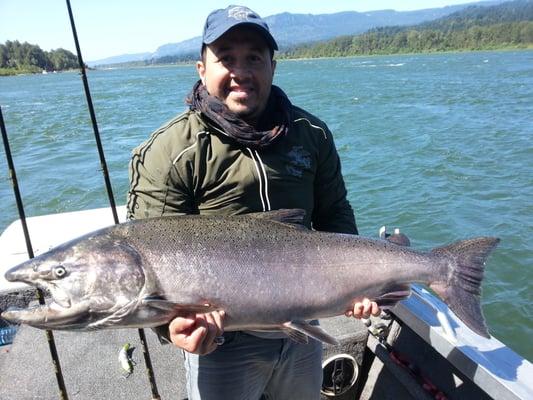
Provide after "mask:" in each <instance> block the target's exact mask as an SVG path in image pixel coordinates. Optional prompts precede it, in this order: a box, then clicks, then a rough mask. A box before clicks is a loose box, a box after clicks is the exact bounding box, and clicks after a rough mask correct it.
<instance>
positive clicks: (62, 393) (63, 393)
mask: <svg viewBox="0 0 533 400" xmlns="http://www.w3.org/2000/svg"><path fill="white" fill-rule="evenodd" d="M0 130H1V131H2V141H3V142H4V150H5V153H6V160H7V166H8V170H9V177H10V178H11V184H12V186H13V192H14V194H15V201H16V203H17V209H18V213H19V218H20V222H21V224H22V231H23V232H24V240H25V241H26V250H27V252H28V257H29V258H34V257H35V256H34V253H33V246H32V244H31V239H30V233H29V231H28V225H27V224H26V213H25V212H24V205H23V204H22V196H21V195H20V190H19V185H18V181H17V174H16V172H15V165H14V163H13V157H12V156H11V148H10V146H9V140H8V138H7V130H6V125H5V123H4V116H3V115H2V106H0ZM35 293H36V296H37V300H38V301H39V304H40V305H44V304H45V301H44V294H43V292H42V290H41V289H37V290H36V291H35ZM45 334H46V341H47V342H48V348H49V350H50V356H51V357H52V363H53V365H54V373H55V376H56V380H57V386H58V388H59V397H60V398H61V399H62V400H68V394H67V388H66V387H65V380H64V379H63V373H62V372H61V364H60V363H59V356H58V354H57V348H56V343H55V340H54V334H53V333H52V331H50V330H46V331H45Z"/></svg>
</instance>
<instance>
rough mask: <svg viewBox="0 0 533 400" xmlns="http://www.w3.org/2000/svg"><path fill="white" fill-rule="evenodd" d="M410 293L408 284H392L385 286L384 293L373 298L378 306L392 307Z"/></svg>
mask: <svg viewBox="0 0 533 400" xmlns="http://www.w3.org/2000/svg"><path fill="white" fill-rule="evenodd" d="M410 295H411V286H410V285H402V284H398V285H394V286H391V287H389V288H387V291H386V293H383V294H382V295H381V296H379V297H376V298H375V299H373V300H374V301H375V302H376V303H377V305H378V306H379V307H380V308H392V307H394V306H395V305H396V303H398V302H399V301H401V300H404V299H406V298H408V297H409V296H410Z"/></svg>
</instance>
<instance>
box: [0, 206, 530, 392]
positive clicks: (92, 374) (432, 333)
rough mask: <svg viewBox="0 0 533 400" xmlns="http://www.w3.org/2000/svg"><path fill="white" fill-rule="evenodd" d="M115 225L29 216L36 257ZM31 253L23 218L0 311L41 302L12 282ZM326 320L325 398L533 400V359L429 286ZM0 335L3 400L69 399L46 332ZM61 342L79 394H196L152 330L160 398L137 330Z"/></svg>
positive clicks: (5, 262)
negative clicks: (476, 327)
mask: <svg viewBox="0 0 533 400" xmlns="http://www.w3.org/2000/svg"><path fill="white" fill-rule="evenodd" d="M117 214H118V215H119V217H120V221H121V222H123V221H124V220H125V215H126V212H125V207H124V206H121V207H118V210H117ZM112 223H113V216H112V212H111V209H110V208H99V209H92V210H82V211H75V212H67V213H59V214H51V215H43V216H36V217H31V218H28V219H27V224H28V230H29V232H30V235H31V241H32V245H33V248H34V252H35V254H36V255H37V254H40V253H43V252H45V251H47V250H49V249H51V248H52V247H54V246H56V245H58V244H60V243H63V242H66V241H68V240H70V239H73V238H75V237H78V236H81V235H83V234H85V233H88V232H90V231H93V230H96V229H99V228H103V227H105V226H108V225H111V224H112ZM27 257H28V256H27V252H26V245H25V239H24V235H23V230H22V224H21V221H20V220H17V221H14V222H13V223H11V224H10V225H9V226H8V227H7V228H6V229H5V231H4V232H3V233H2V235H1V236H0V309H1V308H2V307H6V306H7V305H8V304H13V303H19V305H20V303H24V304H27V303H30V302H31V301H33V300H32V298H33V296H34V295H33V290H30V289H29V287H28V286H26V285H25V284H22V283H12V282H7V281H6V280H5V279H4V276H3V274H4V272H5V271H6V270H7V269H9V268H10V267H12V266H15V265H17V264H18V263H20V262H22V261H25V260H26V259H27ZM0 323H1V321H0ZM321 324H322V326H323V327H324V328H325V329H326V330H327V331H328V332H329V333H331V334H332V335H333V336H335V337H336V338H337V339H338V340H339V343H340V344H339V345H336V346H332V345H324V357H323V372H324V382H323V387H322V397H323V398H324V399H339V400H348V399H349V400H354V399H442V400H444V399H498V400H499V399H533V365H532V364H531V362H529V361H528V360H526V359H525V358H523V357H521V356H520V355H519V354H517V353H515V352H514V351H513V350H511V349H510V348H509V347H507V346H506V345H505V344H504V343H502V342H500V341H499V340H498V339H497V338H494V337H491V338H490V339H486V338H483V337H481V336H479V335H477V334H475V333H473V332H472V331H470V329H469V328H468V327H466V326H465V325H464V324H463V323H462V322H461V321H460V320H459V319H458V318H457V317H456V316H455V315H454V314H453V313H452V312H451V311H450V310H449V308H448V307H447V305H446V304H445V303H443V302H442V301H441V300H440V299H438V298H437V297H435V296H434V295H433V294H432V293H430V292H429V291H428V290H426V289H425V288H424V287H422V286H419V285H413V287H412V295H411V296H410V297H409V298H408V299H406V300H403V301H401V302H400V303H398V305H396V306H395V307H394V308H393V309H392V310H391V311H390V312H383V313H382V314H381V316H379V317H372V318H371V319H370V320H366V321H357V320H354V319H353V318H346V317H344V316H341V317H335V318H328V319H324V320H321ZM0 329H2V330H3V332H6V335H4V337H5V338H4V340H5V341H9V342H10V341H11V339H12V340H13V341H12V343H10V344H6V345H3V346H0V399H13V400H18V399H21V400H22V399H56V398H60V396H59V395H58V386H57V382H56V380H55V379H54V375H55V366H54V365H53V363H52V361H51V357H50V354H49V349H48V345H47V338H46V336H45V333H44V331H42V330H38V329H34V328H31V327H27V326H21V327H13V326H7V324H6V323H4V326H3V327H2V326H1V325H0ZM15 330H16V333H15ZM14 333H15V334H14ZM12 336H14V337H13V338H11V337H12ZM54 336H55V342H56V346H57V352H58V355H59V360H60V365H61V369H62V372H63V377H64V381H65V386H66V389H67V393H68V395H69V397H71V398H78V399H147V398H162V399H167V398H172V399H186V397H187V394H186V386H185V370H184V368H183V354H182V352H181V350H179V349H177V348H175V347H174V346H171V345H162V344H160V342H159V341H158V339H157V337H156V336H155V334H152V333H151V332H149V331H147V334H146V338H147V343H148V348H149V352H150V357H151V361H152V366H153V372H154V375H155V379H156V383H157V390H156V393H158V394H157V396H159V397H155V396H154V395H153V393H154V392H153V390H151V389H153V388H151V387H150V384H149V380H148V377H147V374H146V373H145V369H146V368H145V367H144V366H143V363H144V362H143V356H142V354H141V353H142V352H141V345H140V339H139V336H138V333H137V330H134V329H122V330H106V331H97V332H63V331H56V332H54ZM525 339H526V340H527V338H525ZM125 344H129V345H130V346H131V347H132V348H135V349H136V350H134V351H133V353H132V360H133V361H134V362H136V364H137V365H136V366H135V367H134V370H133V373H132V374H130V375H129V377H127V378H125V376H126V374H125V373H124V370H122V368H121V367H120V363H119V360H118V354H119V352H120V350H121V349H122V348H123V347H124V345H125ZM150 396H151V397H150ZM297 400H298V399H297Z"/></svg>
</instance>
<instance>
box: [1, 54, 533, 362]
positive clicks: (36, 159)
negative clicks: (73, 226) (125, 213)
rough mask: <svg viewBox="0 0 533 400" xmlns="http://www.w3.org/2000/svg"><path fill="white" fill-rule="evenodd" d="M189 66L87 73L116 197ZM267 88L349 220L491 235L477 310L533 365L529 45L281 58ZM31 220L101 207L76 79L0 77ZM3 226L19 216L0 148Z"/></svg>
mask: <svg viewBox="0 0 533 400" xmlns="http://www.w3.org/2000/svg"><path fill="white" fill-rule="evenodd" d="M195 80H196V74H195V70H194V67H193V66H192V65H190V66H168V67H159V68H137V69H116V70H102V71H90V72H89V83H90V86H91V91H92V96H93V101H94V105H95V110H96V115H97V119H98V123H99V127H100V132H101V135H102V141H103V146H104V149H105V152H106V157H107V160H108V167H109V171H110V174H111V180H112V183H113V190H114V193H115V197H116V199H117V203H118V204H122V203H124V202H125V199H126V191H127V187H128V180H127V179H128V178H127V164H128V161H129V157H130V151H131V149H132V148H133V147H135V146H136V145H138V144H139V143H140V142H142V141H143V140H145V139H146V138H147V136H148V135H149V134H150V133H151V131H153V130H154V129H156V128H157V127H158V126H160V125H162V124H163V123H164V122H165V121H167V120H169V119H171V118H172V117H173V116H174V115H175V114H177V113H179V112H180V111H181V110H183V109H184V102H183V99H184V97H185V96H186V94H187V92H188V91H189V90H190V88H191V86H192V84H193V83H194V82H195ZM275 83H276V84H277V85H279V86H281V87H282V88H283V89H284V90H285V91H286V93H287V94H288V95H289V97H290V99H291V101H292V102H293V103H294V104H296V105H298V106H300V107H303V108H305V109H307V110H308V111H310V112H312V113H314V114H315V115H317V116H318V117H320V118H321V119H323V120H324V121H326V122H327V123H328V125H329V127H330V129H331V130H332V132H333V134H334V137H335V140H336V144H337V148H338V149H339V154H340V156H341V159H342V163H343V174H344V176H345V180H346V184H347V188H348V193H349V199H350V201H351V203H352V206H353V207H354V209H355V211H356V217H357V222H358V227H359V230H360V232H361V234H363V235H365V236H376V235H377V231H378V228H379V227H380V226H381V225H387V226H389V227H390V228H393V227H400V228H401V229H402V231H403V232H405V233H406V234H407V235H408V236H409V237H410V238H411V242H412V245H413V246H414V247H416V248H419V249H430V248H432V247H435V246H440V245H443V244H445V243H448V242H451V241H454V240H458V239H461V238H467V237H471V236H482V235H491V236H498V237H500V238H501V239H502V241H501V244H500V246H499V247H498V248H497V250H496V251H495V253H494V254H493V255H492V257H491V258H490V259H489V261H488V263H487V267H486V275H485V280H484V284H483V309H484V312H485V315H486V318H487V321H488V326H489V328H490V330H491V332H492V334H493V335H495V336H496V337H498V338H499V339H500V340H502V341H503V342H505V343H506V344H508V345H509V346H511V347H512V348H513V349H515V350H516V351H518V352H519V353H521V354H522V355H523V356H525V357H526V358H528V359H529V360H532V359H533V347H532V346H531V345H530V343H529V340H530V338H531V337H532V336H533V308H532V303H533V290H532V285H533V284H532V282H533V244H532V239H533V238H530V236H532V235H533V106H532V105H533V52H532V51H520V52H473V53H449V54H432V55H401V56H377V57H357V58H342V59H340V58H339V59H320V60H299V61H281V62H279V63H278V66H277V71H276V79H275ZM0 105H1V107H2V112H3V114H4V119H5V122H6V125H7V131H8V134H9V137H10V142H11V149H12V153H13V156H14V161H15V167H16V171H17V177H18V180H19V184H20V187H21V191H22V196H23V201H24V204H25V209H26V213H27V215H29V216H32V215H41V214H49V213H57V212H63V211H73V210H81V209H88V208H96V207H103V206H106V205H107V196H106V193H105V190H104V185H103V178H102V175H101V173H100V167H99V160H98V155H97V151H96V147H95V141H94V137H93V134H92V128H91V125H90V119H89V114H88V111H87V105H86V101H85V98H84V95H83V91H82V83H81V79H80V76H79V75H78V74H77V73H61V74H48V75H30V76H16V77H2V78H0ZM0 196H1V197H0V198H1V200H2V212H1V213H0V230H3V229H5V227H6V226H7V225H8V224H9V223H10V222H12V221H13V220H15V219H16V218H17V211H16V206H15V201H14V196H13V193H12V188H11V185H10V180H9V174H8V171H7V164H6V162H5V156H4V152H3V148H2V149H1V150H0Z"/></svg>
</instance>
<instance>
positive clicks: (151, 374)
mask: <svg viewBox="0 0 533 400" xmlns="http://www.w3.org/2000/svg"><path fill="white" fill-rule="evenodd" d="M66 2H67V9H68V14H69V18H70V26H71V27H72V36H73V38H74V43H75V45H76V52H77V55H78V63H79V66H80V71H81V78H82V81H83V87H84V89H85V97H86V99H87V105H88V107H89V114H90V115H91V122H92V125H93V131H94V137H95V139H96V147H97V149H98V155H99V157H100V165H101V167H102V173H103V175H104V181H105V186H106V190H107V195H108V197H109V204H110V205H111V211H112V213H113V219H114V221H115V224H118V223H119V220H118V215H117V209H116V205H115V198H114V196H113V190H112V188H111V180H110V179H109V172H108V170H107V163H106V160H105V155H104V149H103V147H102V142H101V140H100V132H99V131H98V124H97V122H96V114H95V112H94V107H93V102H92V99H91V92H90V90H89V82H88V81H87V74H86V71H85V64H84V62H83V58H82V55H81V49H80V43H79V41H78V34H77V32H76V25H75V24H74V15H73V14H72V8H71V6H70V0H66ZM139 340H140V342H141V346H142V352H143V355H144V362H145V364H146V372H147V374H148V380H149V381H150V388H151V391H152V400H159V399H160V398H161V397H160V396H159V393H158V390H157V384H156V381H155V375H154V371H153V368H152V361H151V359H150V353H149V351H148V345H147V343H146V336H145V334H144V330H143V329H139Z"/></svg>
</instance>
